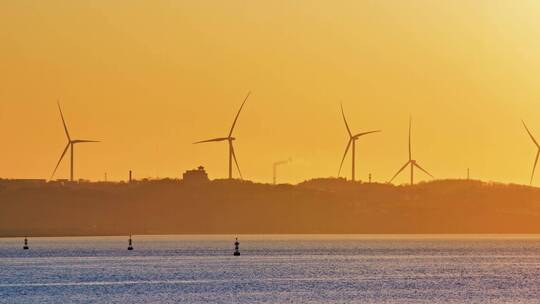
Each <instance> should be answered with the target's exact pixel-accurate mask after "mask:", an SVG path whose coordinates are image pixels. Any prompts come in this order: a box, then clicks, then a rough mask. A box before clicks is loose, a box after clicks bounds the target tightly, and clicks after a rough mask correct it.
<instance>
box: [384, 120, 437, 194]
mask: <svg viewBox="0 0 540 304" xmlns="http://www.w3.org/2000/svg"><path fill="white" fill-rule="evenodd" d="M411 126H412V118H409V160H408V161H407V162H406V163H405V165H404V166H403V167H401V169H399V170H398V172H397V173H396V174H395V175H394V176H393V177H392V179H391V180H390V183H391V182H392V181H393V180H394V179H395V178H396V177H397V176H398V175H399V174H400V173H401V172H402V171H403V170H405V168H407V166H411V186H412V185H413V184H414V167H416V168H418V169H419V170H420V171H422V172H424V173H425V174H427V175H429V176H430V177H431V178H434V177H433V175H431V174H430V173H429V172H427V171H426V170H424V168H422V167H420V165H419V164H418V162H416V160H414V159H413V158H412V149H411Z"/></svg>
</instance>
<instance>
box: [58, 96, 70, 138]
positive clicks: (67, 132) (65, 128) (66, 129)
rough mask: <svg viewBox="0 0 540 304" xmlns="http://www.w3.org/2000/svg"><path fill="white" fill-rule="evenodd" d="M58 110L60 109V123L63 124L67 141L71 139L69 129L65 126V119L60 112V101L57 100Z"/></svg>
mask: <svg viewBox="0 0 540 304" xmlns="http://www.w3.org/2000/svg"><path fill="white" fill-rule="evenodd" d="M58 110H59V111H60V117H61V118H62V124H63V125H64V131H66V136H67V138H68V140H69V141H71V137H70V136H69V131H68V128H67V126H66V121H65V119H64V113H62V108H60V101H58Z"/></svg>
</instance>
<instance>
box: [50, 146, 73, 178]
mask: <svg viewBox="0 0 540 304" xmlns="http://www.w3.org/2000/svg"><path fill="white" fill-rule="evenodd" d="M69 145H70V142H68V143H67V145H66V147H65V148H64V152H62V155H61V156H60V159H59V160H58V163H57V164H56V167H55V168H54V171H53V173H52V174H51V178H50V179H52V178H53V176H54V174H55V173H56V170H58V166H60V163H61V162H62V159H63V158H64V156H65V155H66V152H67V150H68V149H69Z"/></svg>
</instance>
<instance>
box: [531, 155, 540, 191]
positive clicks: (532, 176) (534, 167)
mask: <svg viewBox="0 0 540 304" xmlns="http://www.w3.org/2000/svg"><path fill="white" fill-rule="evenodd" d="M538 157H540V150H538V152H536V159H535V160H534V166H533V169H532V174H531V182H530V185H532V182H533V178H534V172H535V171H536V165H537V164H538Z"/></svg>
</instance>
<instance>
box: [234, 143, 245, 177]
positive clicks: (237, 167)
mask: <svg viewBox="0 0 540 304" xmlns="http://www.w3.org/2000/svg"><path fill="white" fill-rule="evenodd" d="M231 152H232V157H233V159H234V163H235V164H236V169H237V170H238V174H239V175H240V179H244V178H243V177H242V172H241V171H240V166H239V165H238V160H237V159H236V153H235V152H234V146H233V145H232V143H231Z"/></svg>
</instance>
